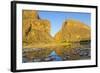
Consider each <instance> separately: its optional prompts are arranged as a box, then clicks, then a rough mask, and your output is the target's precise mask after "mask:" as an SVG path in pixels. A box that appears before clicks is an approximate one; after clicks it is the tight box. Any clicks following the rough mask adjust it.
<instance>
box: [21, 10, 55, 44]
mask: <svg viewBox="0 0 100 73" xmlns="http://www.w3.org/2000/svg"><path fill="white" fill-rule="evenodd" d="M22 21H23V24H22V33H23V35H22V36H23V43H26V44H31V43H32V44H38V43H41V42H42V43H49V42H52V41H53V39H52V37H51V35H50V28H51V27H50V22H49V21H48V20H42V19H40V18H39V15H38V13H37V11H34V10H32V11H31V10H23V20H22Z"/></svg>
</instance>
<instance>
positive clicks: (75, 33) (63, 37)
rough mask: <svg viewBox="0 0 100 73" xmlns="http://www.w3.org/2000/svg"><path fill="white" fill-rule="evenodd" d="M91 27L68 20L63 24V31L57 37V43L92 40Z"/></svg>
mask: <svg viewBox="0 0 100 73" xmlns="http://www.w3.org/2000/svg"><path fill="white" fill-rule="evenodd" d="M90 30H91V29H90V27H89V26H87V25H86V24H84V23H82V22H80V21H77V20H72V19H68V20H66V21H65V22H64V23H63V26H62V29H61V30H60V31H59V32H58V33H57V34H56V35H55V40H56V42H75V41H84V40H90V38H91V32H90Z"/></svg>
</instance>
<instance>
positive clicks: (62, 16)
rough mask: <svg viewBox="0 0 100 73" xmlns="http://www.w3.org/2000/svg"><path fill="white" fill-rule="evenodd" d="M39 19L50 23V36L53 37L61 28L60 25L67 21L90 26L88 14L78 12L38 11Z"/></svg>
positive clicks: (89, 15)
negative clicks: (79, 22)
mask: <svg viewBox="0 0 100 73" xmlns="http://www.w3.org/2000/svg"><path fill="white" fill-rule="evenodd" d="M38 14H39V17H40V18H41V19H47V20H49V21H50V23H51V31H50V33H51V35H52V36H54V35H55V34H56V33H57V32H58V31H59V30H60V29H61V27H62V24H63V22H64V21H65V20H67V19H75V20H79V21H81V22H83V23H85V24H86V25H88V26H90V25H91V14H90V13H79V12H56V11H38Z"/></svg>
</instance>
